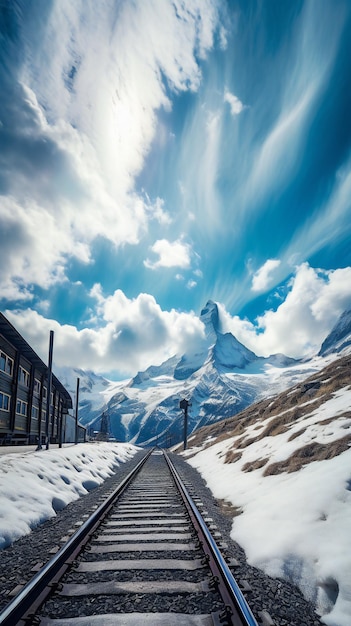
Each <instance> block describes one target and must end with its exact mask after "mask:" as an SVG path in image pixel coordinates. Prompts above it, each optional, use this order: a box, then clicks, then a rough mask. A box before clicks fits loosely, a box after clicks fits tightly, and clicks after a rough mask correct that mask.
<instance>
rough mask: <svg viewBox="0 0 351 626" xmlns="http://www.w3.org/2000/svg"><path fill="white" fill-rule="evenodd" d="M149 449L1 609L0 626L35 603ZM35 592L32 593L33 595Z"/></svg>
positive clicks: (15, 619) (13, 621) (10, 625)
mask: <svg viewBox="0 0 351 626" xmlns="http://www.w3.org/2000/svg"><path fill="white" fill-rule="evenodd" d="M152 451H153V448H151V449H150V450H149V451H148V452H146V454H145V455H144V456H143V458H142V459H141V460H140V461H139V463H138V464H137V465H136V466H135V467H134V468H133V469H132V470H131V471H130V472H129V474H128V475H127V476H126V477H125V478H124V479H123V480H122V482H121V483H120V484H119V485H118V487H116V489H115V490H114V491H113V493H112V494H111V495H110V496H108V498H107V499H106V500H105V502H103V503H102V504H101V505H100V506H99V507H98V508H97V509H96V510H95V511H94V513H92V515H91V516H90V517H89V519H87V520H86V521H85V522H84V524H82V526H80V528H79V529H78V530H77V531H76V532H75V533H74V534H73V535H72V537H71V538H70V539H69V540H68V541H67V543H65V545H64V546H63V547H62V548H61V549H60V550H59V551H58V552H57V553H56V554H55V556H54V557H53V558H52V559H50V561H48V563H46V565H44V567H43V568H42V569H41V570H40V571H39V572H38V573H37V574H35V576H33V578H32V579H31V580H30V581H29V582H28V583H27V584H26V585H25V586H24V587H23V589H21V591H20V592H19V593H18V594H17V595H16V596H15V598H14V599H13V600H12V601H11V602H10V603H9V604H8V605H7V606H6V607H5V608H4V609H3V610H2V611H1V613H0V624H1V625H2V626H14V624H17V623H18V622H19V620H21V619H23V616H24V615H25V614H26V613H27V612H28V610H29V609H30V607H31V605H32V604H33V602H34V599H33V598H37V597H38V596H39V595H40V594H41V593H42V592H43V590H44V588H45V587H47V585H48V584H49V582H50V581H51V580H52V578H53V577H54V576H55V574H57V572H58V571H59V570H60V569H61V567H62V566H63V565H64V563H65V562H66V561H67V560H68V559H69V557H70V555H71V554H72V553H73V551H74V550H75V549H76V548H77V546H79V544H81V543H82V542H83V541H84V539H85V537H86V536H87V535H88V534H89V532H90V531H91V529H92V528H93V527H94V526H95V525H96V524H98V523H100V521H101V519H102V517H103V516H104V514H105V513H106V512H107V511H108V510H109V508H110V507H111V506H112V505H113V503H114V501H115V500H116V498H118V497H119V496H120V495H121V494H122V493H123V491H124V490H125V489H126V487H127V486H128V485H129V483H130V482H131V480H132V479H133V478H134V476H136V474H137V473H138V472H139V471H140V470H141V468H142V467H143V465H144V464H145V463H146V461H147V459H148V458H149V456H150V455H151V453H152ZM34 594H35V595H34Z"/></svg>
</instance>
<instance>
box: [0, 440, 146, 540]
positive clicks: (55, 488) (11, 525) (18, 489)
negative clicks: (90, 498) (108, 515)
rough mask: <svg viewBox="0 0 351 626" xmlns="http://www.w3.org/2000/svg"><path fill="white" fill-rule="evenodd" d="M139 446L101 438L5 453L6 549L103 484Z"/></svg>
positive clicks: (1, 485)
mask: <svg viewBox="0 0 351 626" xmlns="http://www.w3.org/2000/svg"><path fill="white" fill-rule="evenodd" d="M138 450H139V448H136V447H135V446H133V445H130V444H128V443H103V442H96V443H84V444H78V445H76V446H70V447H64V448H52V449H49V450H40V451H38V452H35V451H33V450H28V449H27V451H23V452H19V453H17V454H3V455H1V457H0V548H5V547H6V546H8V545H10V544H11V543H12V542H13V541H15V540H16V539H19V537H22V536H23V535H26V534H28V533H29V532H30V531H31V529H32V528H34V527H35V526H38V524H41V523H42V522H44V521H45V520H47V519H49V518H51V517H53V516H54V515H56V512H57V511H59V510H62V509H63V508H64V507H65V506H67V504H69V503H70V502H73V501H74V500H77V499H78V498H80V497H81V496H82V495H84V494H86V493H87V492H88V491H91V490H92V489H94V488H95V487H97V486H98V485H100V484H101V483H102V482H103V481H104V480H105V479H106V478H108V477H109V476H112V475H113V474H114V472H115V470H116V468H117V467H118V466H119V465H120V463H124V462H125V461H128V460H129V459H131V458H132V457H133V456H134V454H135V453H136V452H137V451H138Z"/></svg>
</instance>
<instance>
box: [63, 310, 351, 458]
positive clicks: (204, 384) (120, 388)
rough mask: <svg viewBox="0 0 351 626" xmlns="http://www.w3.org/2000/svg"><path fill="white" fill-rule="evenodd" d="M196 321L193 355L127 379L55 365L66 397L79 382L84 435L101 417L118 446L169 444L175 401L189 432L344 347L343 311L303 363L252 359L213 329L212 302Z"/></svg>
mask: <svg viewBox="0 0 351 626" xmlns="http://www.w3.org/2000/svg"><path fill="white" fill-rule="evenodd" d="M200 319H201V321H202V322H203V324H204V328H205V338H204V341H203V345H202V346H200V348H199V349H198V350H197V352H195V353H194V352H188V353H186V354H183V355H178V356H177V355H175V356H173V357H171V358H170V359H168V360H167V361H165V362H164V363H162V364H161V365H158V366H151V367H149V368H148V369H146V370H145V371H143V372H139V373H138V374H137V375H136V376H135V377H134V378H132V379H131V380H126V381H120V382H111V381H108V380H106V379H105V378H103V377H102V376H99V375H97V374H94V373H93V372H84V371H81V370H74V371H72V370H68V369H64V368H61V369H60V368H58V369H57V371H55V373H56V375H57V376H58V377H59V378H60V380H61V381H62V383H63V384H64V385H65V386H66V387H67V389H68V390H69V391H70V393H71V394H72V397H73V398H74V397H75V386H76V378H77V377H79V378H80V395H79V400H80V401H79V420H80V422H81V423H82V424H84V425H85V426H87V428H88V429H89V430H90V431H94V430H95V431H96V430H99V428H100V423H101V416H102V414H103V412H105V414H106V415H107V416H108V418H109V423H110V435H111V436H113V437H115V438H116V439H117V440H118V441H130V442H132V443H135V444H137V445H139V444H140V445H145V444H152V443H156V442H157V443H159V444H161V445H165V446H170V445H174V444H175V443H177V442H180V441H182V438H183V413H182V411H181V410H180V408H179V402H180V400H181V399H184V398H185V399H186V400H188V401H189V402H190V403H191V405H190V407H189V424H188V432H189V433H192V432H194V431H195V430H196V429H198V428H200V427H201V426H204V425H207V424H213V423H216V422H217V421H218V420H222V419H225V418H228V417H230V416H232V415H235V414H237V413H239V412H240V411H242V410H243V409H245V408H246V407H247V406H250V405H251V404H252V403H254V402H256V401H258V400H261V399H262V398H267V397H271V396H273V395H275V394H277V393H280V392H281V391H283V390H284V389H287V388H289V387H291V386H292V385H294V384H295V383H297V382H299V381H301V380H303V379H304V378H306V377H308V376H309V375H310V374H312V373H314V372H317V371H319V370H320V369H321V368H322V367H324V366H325V365H326V364H327V363H328V362H330V361H331V360H333V359H335V358H336V357H337V356H338V354H341V353H342V352H343V351H345V350H347V349H349V348H350V342H351V339H350V338H351V312H346V313H344V315H343V316H342V318H341V320H340V322H339V324H337V326H336V327H335V329H334V330H333V331H332V333H330V335H329V336H328V337H327V338H326V340H325V342H324V343H323V345H322V347H321V350H320V353H319V355H317V356H315V357H314V358H312V359H308V360H295V359H292V358H289V357H286V356H284V355H282V354H278V355H272V356H270V357H268V358H264V357H258V356H256V354H254V352H252V351H251V350H248V349H247V348H246V347H245V346H244V345H243V344H241V343H240V342H239V341H238V340H237V339H236V338H235V337H234V336H233V335H232V334H231V333H222V332H221V331H220V320H219V312H218V308H217V305H216V304H215V303H214V302H212V301H209V302H208V303H207V305H206V306H205V308H204V309H203V310H202V312H201V316H200Z"/></svg>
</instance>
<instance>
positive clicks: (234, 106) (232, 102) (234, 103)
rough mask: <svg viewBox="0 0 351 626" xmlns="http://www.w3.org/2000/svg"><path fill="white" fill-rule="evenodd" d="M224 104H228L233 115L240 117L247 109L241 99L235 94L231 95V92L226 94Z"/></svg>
mask: <svg viewBox="0 0 351 626" xmlns="http://www.w3.org/2000/svg"><path fill="white" fill-rule="evenodd" d="M224 102H228V104H229V106H230V112H231V114H232V115H239V113H241V111H242V110H243V109H244V108H245V107H244V105H243V103H242V102H241V101H240V100H239V98H238V97H237V96H235V95H234V94H233V93H230V91H225V92H224Z"/></svg>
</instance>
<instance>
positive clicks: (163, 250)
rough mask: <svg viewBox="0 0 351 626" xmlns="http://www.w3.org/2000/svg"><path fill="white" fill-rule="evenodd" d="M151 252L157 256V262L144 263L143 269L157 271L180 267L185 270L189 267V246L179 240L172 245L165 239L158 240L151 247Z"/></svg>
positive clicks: (147, 261)
mask: <svg viewBox="0 0 351 626" xmlns="http://www.w3.org/2000/svg"><path fill="white" fill-rule="evenodd" d="M151 250H152V252H154V253H155V254H157V255H158V257H159V258H158V259H157V261H150V259H146V260H145V261H144V265H145V267H147V268H149V269H152V270H154V269H157V268H159V267H182V268H183V269H187V268H188V267H190V260H191V248H190V246H189V244H187V243H184V242H182V241H181V240H179V239H178V240H177V241H174V242H173V243H172V242H170V241H167V239H159V240H158V241H156V242H155V243H154V245H153V246H151Z"/></svg>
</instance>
